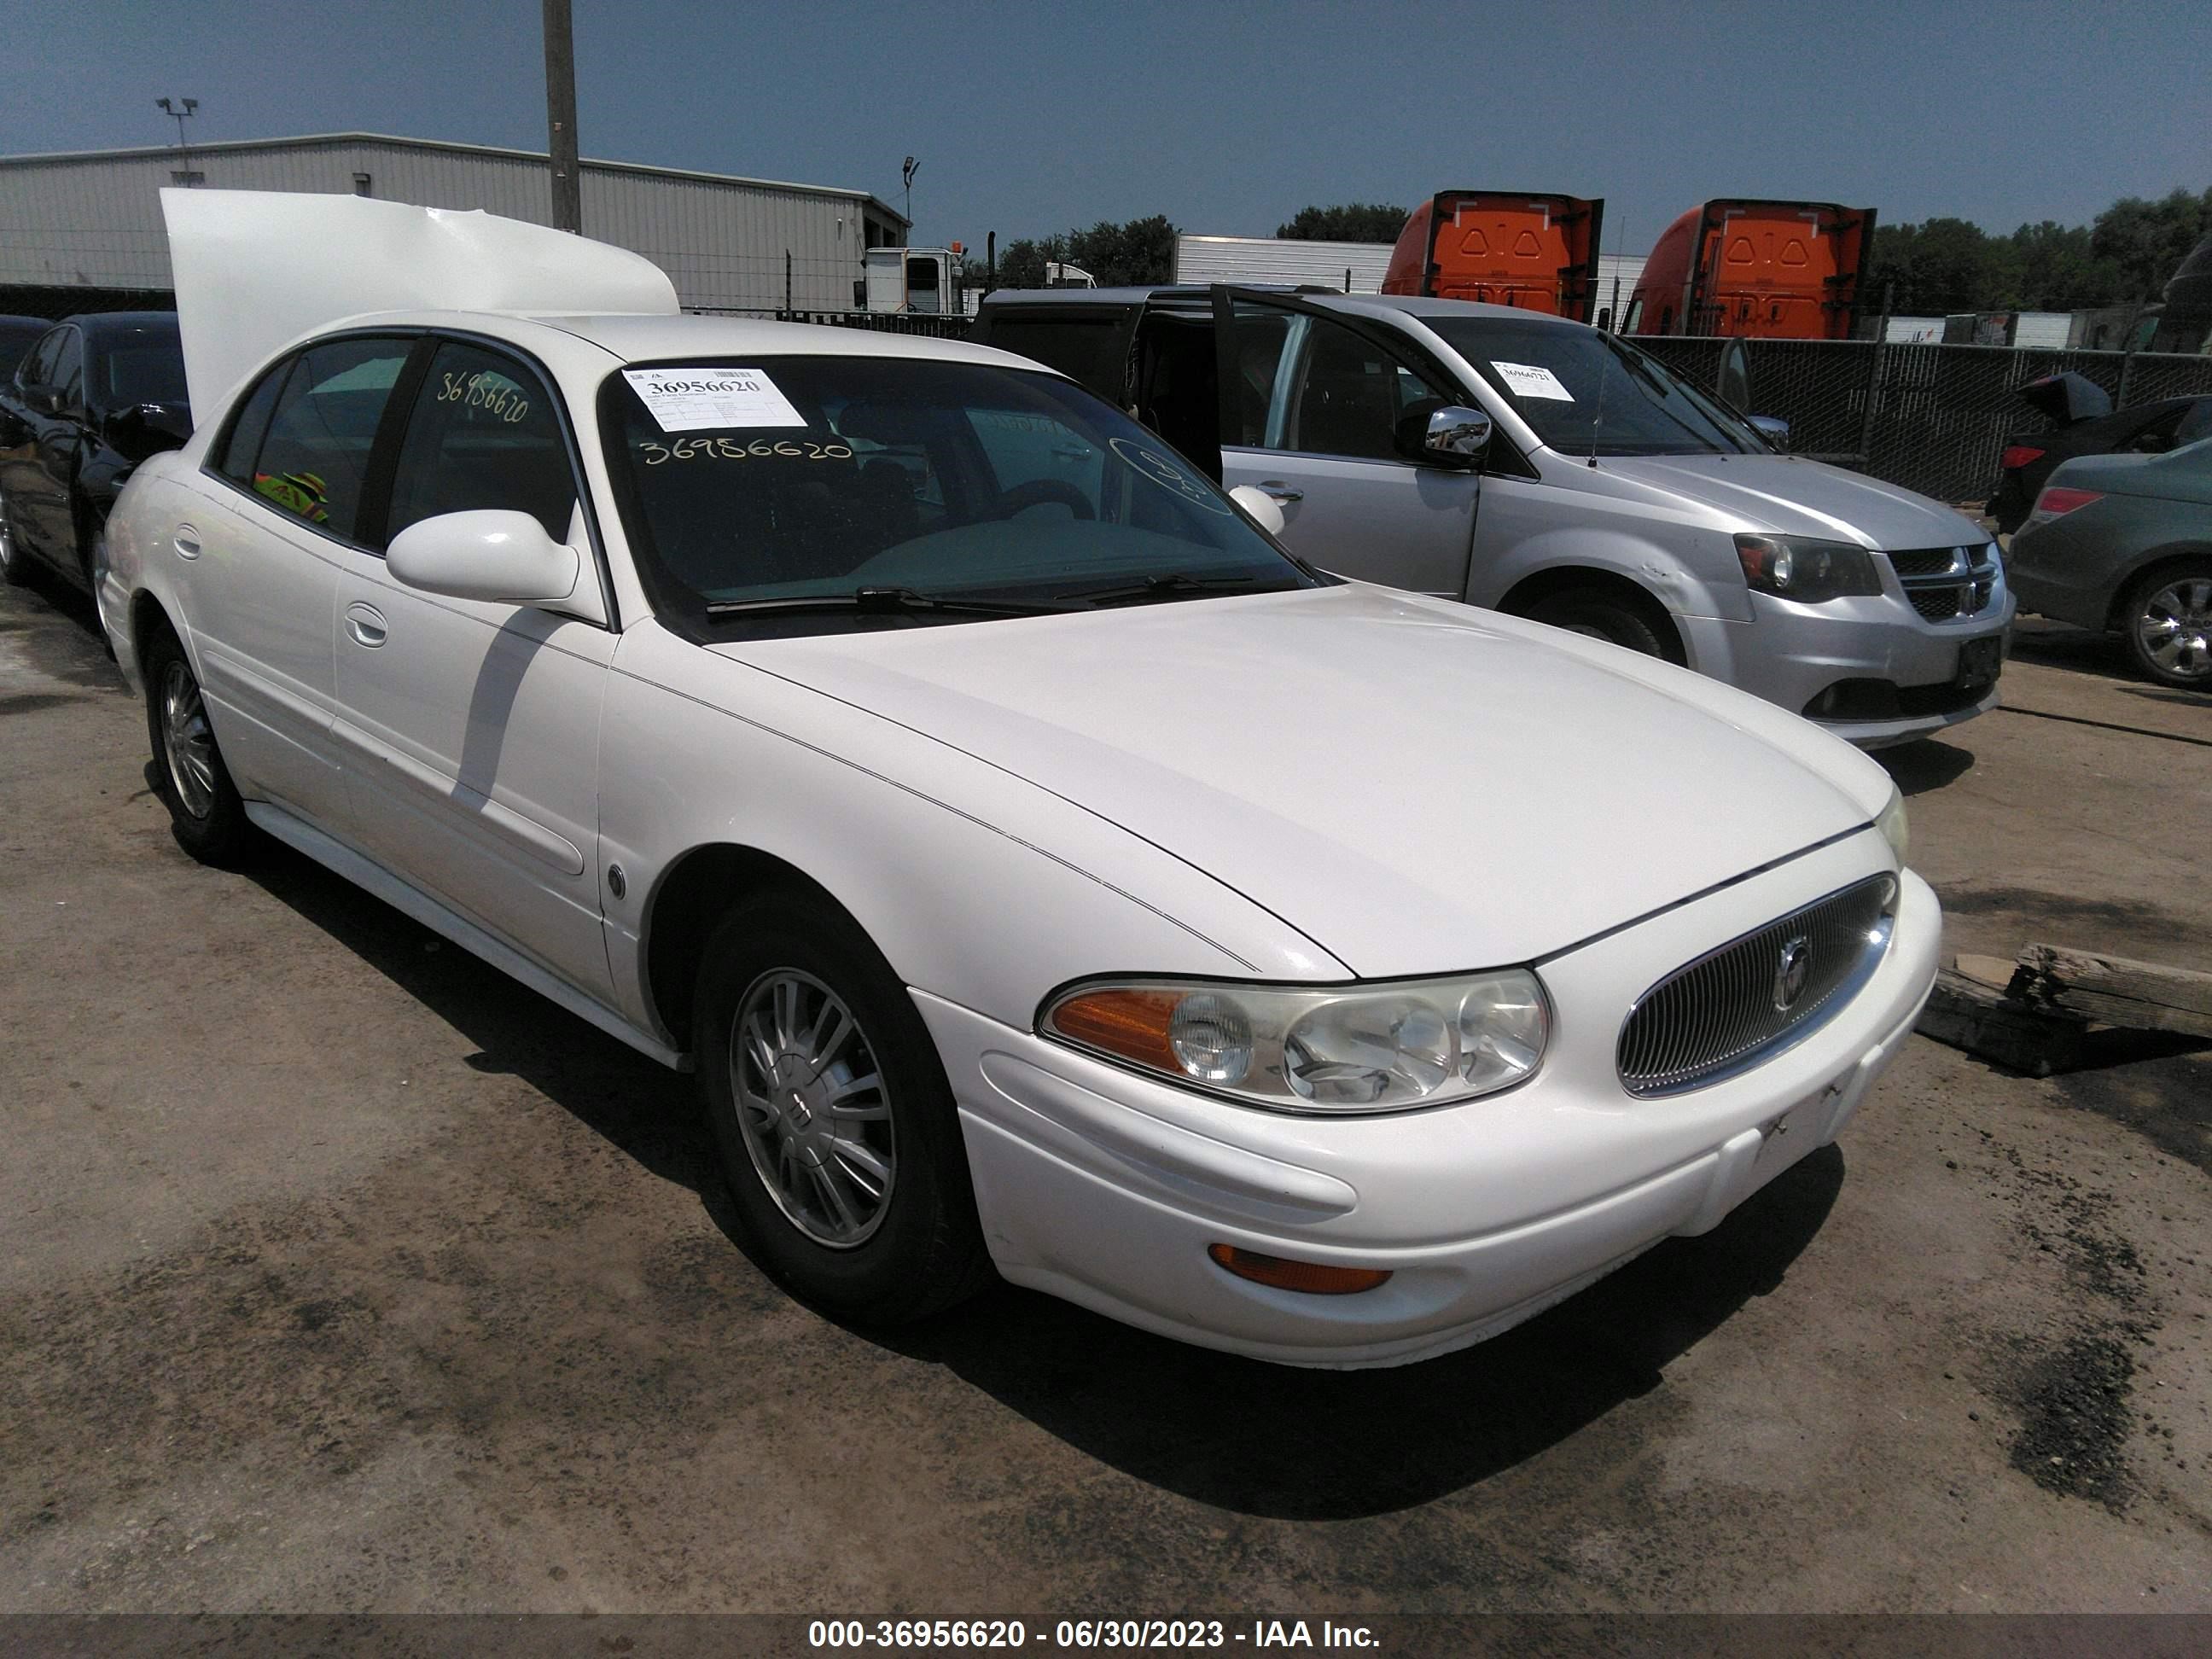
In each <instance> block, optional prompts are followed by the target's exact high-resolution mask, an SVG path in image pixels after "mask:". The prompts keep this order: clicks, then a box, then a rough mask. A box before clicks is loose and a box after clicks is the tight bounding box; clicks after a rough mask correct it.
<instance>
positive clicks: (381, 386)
mask: <svg viewBox="0 0 2212 1659" xmlns="http://www.w3.org/2000/svg"><path fill="white" fill-rule="evenodd" d="M413 346H414V342H413V341H412V340H405V339H376V338H370V339H356V340H332V341H331V342H329V343H326V344H324V345H319V346H311V347H309V348H308V349H307V350H306V351H303V352H301V354H300V356H299V357H298V358H297V359H296V360H295V364H294V367H293V369H292V372H291V374H289V376H288V377H287V378H286V380H285V382H284V386H283V391H282V392H280V393H279V394H278V395H277V398H276V405H275V408H274V410H272V411H271V413H270V419H269V430H268V434H267V435H266V436H265V437H264V438H263V440H262V441H261V445H260V453H259V454H258V456H257V457H256V459H255V460H254V463H253V468H252V474H251V475H250V477H249V479H248V481H247V483H246V488H247V489H251V490H252V491H253V492H254V493H255V494H256V495H259V496H260V497H261V498H262V499H263V500H264V501H267V502H268V503H269V505H270V506H271V507H276V509H277V510H278V511H280V512H283V513H289V514H290V515H291V516H293V517H294V518H296V519H299V520H302V521H303V522H305V523H307V524H311V525H313V526H315V527H316V528H317V529H319V530H322V531H326V532H329V533H330V534H331V535H333V536H336V537H337V538H339V539H340V540H342V541H348V542H350V541H352V540H354V539H355V532H356V530H357V529H358V528H359V526H360V522H361V511H362V489H363V486H364V484H365V483H366V481H367V478H368V454H369V451H370V449H371V448H372V447H374V444H375V442H376V428H377V425H378V423H379V422H380V421H382V419H383V418H384V406H385V404H386V401H387V400H388V399H389V398H390V397H391V395H392V383H393V382H394V381H396V380H398V378H399V371H400V369H401V368H404V366H405V364H406V362H407V354H408V353H409V351H410V349H413Z"/></svg>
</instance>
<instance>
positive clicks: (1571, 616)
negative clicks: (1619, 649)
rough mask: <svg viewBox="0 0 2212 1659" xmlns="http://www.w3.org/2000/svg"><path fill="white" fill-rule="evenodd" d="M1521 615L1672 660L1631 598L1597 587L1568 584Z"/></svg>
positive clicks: (1665, 659) (1648, 619)
mask: <svg viewBox="0 0 2212 1659" xmlns="http://www.w3.org/2000/svg"><path fill="white" fill-rule="evenodd" d="M1522 614H1523V615H1525V616H1526V617H1528V619H1529V621H1531V622H1540V623H1549V624H1550V625H1551V626H1552V627H1553V628H1564V629H1566V630H1567V631H1568V632H1569V633H1571V634H1583V635H1588V636H1589V637H1590V638H1592V639H1598V640H1604V641H1607V642H1608V643H1609V644H1613V645H1620V646H1626V647H1627V648H1628V649H1629V650H1631V651H1640V652H1642V653H1644V655H1645V656H1647V657H1657V658H1659V659H1662V661H1667V662H1672V661H1674V659H1675V658H1674V653H1673V652H1671V651H1669V650H1668V648H1667V642H1666V641H1665V640H1664V639H1662V637H1661V636H1660V633H1659V630H1658V629H1656V627H1654V626H1653V625H1652V623H1651V619H1650V617H1646V616H1645V615H1644V613H1643V611H1640V610H1638V608H1637V606H1636V605H1634V604H1633V603H1632V601H1630V600H1626V599H1620V598H1617V597H1616V596H1615V595H1613V594H1612V593H1609V592H1606V590H1605V589H1603V588H1601V587H1570V588H1568V589H1566V590H1565V591H1564V592H1558V593H1553V594H1548V595H1547V596H1546V597H1545V598H1543V599H1539V600H1537V601H1536V603H1535V604H1534V605H1531V606H1529V607H1528V610H1527V611H1525V612H1523V613H1522Z"/></svg>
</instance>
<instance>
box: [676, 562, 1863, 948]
mask: <svg viewBox="0 0 2212 1659" xmlns="http://www.w3.org/2000/svg"><path fill="white" fill-rule="evenodd" d="M1554 641H1561V642H1562V643H1554ZM714 649H716V650H717V651H719V652H720V653H723V654H725V655H727V656H731V657H734V658H737V659H739V660H742V661H744V662H747V663H750V664H752V665H755V666H757V667H759V668H762V669H765V670H767V671H770V672H773V673H775V674H777V675H779V676H781V677H782V678H786V679H788V680H791V681H793V682H795V683H797V684H802V685H805V686H809V687H811V688H813V689H815V690H819V691H822V692H823V693H825V694H827V695H829V696H834V697H836V698H838V699H840V700H841V701H842V702H848V703H851V704H854V705H855V706H858V707H860V708H866V709H868V710H871V711H872V712H874V713H877V714H881V715H882V716H883V717H884V718H885V719H887V720H895V721H896V722H898V723H899V724H901V725H902V726H908V727H910V728H912V729H913V730H915V731H916V732H921V733H922V734H925V735H927V736H928V737H931V738H936V739H938V740H939V741H942V742H944V743H947V744H951V745H952V746H953V747H955V748H957V749H960V750H964V751H966V752H967V753H969V754H971V755H974V756H976V757H979V758H981V759H983V760H986V761H988V762H990V763H993V764H994V765H997V766H999V767H1001V768H1003V769H1005V770H1006V771H1007V772H1009V773H1012V774H1013V775H1016V776H1018V777H1020V778H1023V779H1025V780H1028V781H1030V782H1033V783H1035V784H1037V785H1039V786H1040V787H1043V788H1046V789H1048V790H1050V791H1052V792H1053V793H1054V794H1057V795H1060V796H1062V797H1064V798H1065V799H1068V800H1071V801H1073V802H1074V803H1076V804H1077V805H1080V806H1083V807H1085V808H1087V809H1088V810H1090V811H1093V812H1095V813H1097V814H1098V815H1099V816H1101V817H1104V818H1107V819H1109V820H1110V821H1112V822H1113V823H1117V824H1120V825H1121V826H1123V827H1124V828H1126V829H1128V830H1130V831H1131V832H1132V833H1133V834H1135V835H1138V836H1142V837H1143V838H1144V839H1146V841H1149V842H1153V843H1155V844H1156V845H1158V846H1159V847H1162V848H1165V849H1167V850H1168V851H1169V852H1170V853H1173V854H1176V856H1178V857H1180V858H1182V859H1184V860H1187V861H1188V862H1189V863H1191V864H1192V865H1194V866H1197V867H1198V868H1200V869H1201V870H1204V871H1206V872H1208V873H1209V874H1211V875H1212V876H1213V877H1214V878H1217V879H1218V880H1219V881H1221V882H1223V883H1224V884H1226V885H1228V886H1229V887H1231V888H1234V889H1236V890H1237V891H1239V892H1241V893H1243V894H1244V895H1246V896H1248V897H1249V898H1251V899H1252V900H1254V901H1255V902H1257V903H1259V904H1261V905H1263V906H1265V907H1266V908H1267V909H1269V910H1271V911H1273V912H1274V913H1275V914H1276V915H1279V916H1280V917H1282V918H1283V919H1284V920H1285V921H1288V922H1289V923H1290V924H1291V926H1293V927H1297V928H1298V929H1299V930H1300V931H1301V932H1303V933H1305V934H1306V935H1307V936H1308V937H1309V938H1310V939H1313V940H1314V941H1315V942H1316V944H1318V945H1321V946H1322V948H1323V949H1324V950H1327V951H1329V952H1330V953H1331V954H1332V955H1334V956H1335V957H1337V959H1338V960H1339V961H1340V962H1342V963H1345V964H1346V966H1347V967H1348V968H1350V969H1352V971H1353V972H1354V973H1356V974H1358V975H1363V976H1385V975H1410V974H1425V973H1437V972H1444V971H1448V970H1451V969H1468V968H1480V967H1491V966H1498V965H1502V964H1505V963H1518V962H1526V961H1529V960H1531V959H1533V958H1535V957H1541V956H1544V955H1547V954H1548V953H1551V952H1553V951H1559V950H1560V949H1562V948H1564V947H1565V946H1568V945H1573V944H1576V943H1577V942H1579V941H1581V940H1583V939H1587V938H1589V936H1590V935H1592V934H1594V933H1599V932H1601V931H1602V930H1604V929H1607V928H1609V927H1615V926H1617V925H1619V924H1620V923H1622V922H1625V921H1630V920H1631V919H1632V918H1635V917H1638V916H1640V915H1645V914H1646V913H1648V912H1650V911H1652V910H1656V909H1659V908H1663V907H1664V906H1666V905H1668V904H1671V903H1673V902H1676V901H1678V900H1680V899H1683V898H1686V897H1687V896H1690V895H1692V894H1693V893H1697V892H1699V891H1702V890H1705V889H1706V888H1709V887H1711V886H1713V885H1715V884H1718V883H1722V882H1725V881H1728V880H1729V879H1731V878H1734V877H1736V876H1739V875H1741V874H1743V873H1744V872H1747V871H1750V870H1753V869H1755V868H1757V867H1758V866H1761V865H1764V864H1766V863H1768V862H1770V861H1771V860H1776V859H1779V858H1783V857H1786V856H1788V855H1789V854H1793V853H1796V852H1798V851H1800V850H1802V849H1803V848H1807V847H1809V846H1811V845H1813V844H1814V843H1815V842H1820V841H1824V840H1826V839H1827V838H1829V837H1832V836H1836V835H1838V834H1841V833H1844V832H1846V831H1849V830H1850V829H1854V828H1857V827H1858V826H1860V825H1863V824H1865V823H1868V822H1869V820H1870V819H1872V818H1873V817H1874V816H1875V812H1876V811H1879V810H1880V798H1879V797H1878V796H1875V797H1874V798H1873V799H1872V804H1871V805H1869V801H1868V800H1867V799H1853V796H1854V794H1855V793H1856V794H1859V795H1866V794H1868V793H1869V791H1868V790H1867V789H1866V788H1857V789H1854V788H1847V787H1845V784H1844V782H1841V781H1838V780H1839V779H1845V778H1850V777H1852V772H1853V769H1861V770H1865V771H1867V772H1869V773H1871V771H1872V769H1871V768H1870V767H1869V765H1868V763H1864V762H1863V760H1861V759H1860V758H1859V757H1857V756H1855V755H1853V754H1851V753H1850V751H1849V750H1846V749H1844V747H1843V746H1842V745H1841V744H1838V743H1837V742H1836V740H1835V739H1833V738H1830V737H1828V736H1827V735H1826V733H1823V732H1820V731H1818V730H1817V729H1815V728H1814V727H1812V726H1806V725H1803V724H1802V723H1801V722H1798V721H1795V720H1789V719H1788V717H1787V716H1784V715H1781V714H1779V713H1778V711H1776V710H1773V709H1771V708H1766V706H1765V705H1764V704H1757V703H1754V702H1752V700H1751V699H1749V698H1747V697H1746V696H1743V694H1741V693H1740V692H1735V691H1732V690H1729V689H1728V688H1726V687H1724V686H1720V685H1717V684H1713V683H1712V682H1711V681H1707V680H1701V679H1699V678H1697V677H1695V676H1693V675H1691V674H1688V673H1686V672H1684V671H1678V670H1673V669H1668V668H1667V667H1666V666H1665V665H1653V664H1650V663H1649V662H1648V661H1647V660H1646V659H1642V658H1638V657H1633V656H1631V655H1630V654H1629V653H1626V652H1620V651H1617V650H1615V649H1614V648H1613V647H1606V646H1601V645H1598V644H1595V642H1592V641H1581V640H1574V639H1572V638H1571V636H1569V635H1559V634H1556V633H1554V632H1553V630H1552V629H1546V628H1541V627H1539V626H1538V625H1536V624H1534V623H1522V622H1518V621H1514V620H1511V619H1509V618H1504V617H1496V616H1494V615H1492V613H1489V612H1486V611H1474V610H1471V609H1468V608H1467V607H1463V606H1459V605H1445V604H1443V603H1439V602H1436V601H1431V600H1425V599H1419V598H1416V597H1413V596H1411V595H1407V594H1401V593H1395V592H1389V590H1385V589H1381V588H1372V587H1367V586H1360V585H1357V584H1352V585H1346V586H1340V587H1333V588H1327V589H1322V590H1320V591H1304V592H1291V593H1283V594H1272V595H1252V596H1249V597H1246V598H1237V599H1204V600H1195V601H1191V602H1188V603H1182V604H1169V605H1149V606H1144V607H1140V608H1134V609H1125V610H1115V611H1109V612H1099V613H1087V614H1084V615H1079V616H1073V617H1039V618H1034V619H1028V618H1024V619H1020V620H1015V621H1008V622H989V623H970V624H965V625H958V626H945V625H925V626H918V627H915V628H911V629H886V630H883V631H871V632H867V633H862V634H837V635H814V636H811V637H807V638H804V639H795V640H793V639H786V640H778V641H745V642H732V643H729V644H725V645H720V646H717V647H714ZM1653 678H1657V679H1658V681H1659V684H1660V685H1661V687H1662V689H1657V690H1655V689H1653V686H1652V684H1650V681H1651V680H1652V679H1653ZM1800 733H1802V737H1800V736H1799V734H1800ZM1855 781H1857V782H1858V783H1861V784H1863V783H1864V782H1865V780H1863V779H1859V780H1855ZM917 782H926V780H920V779H918V780H917ZM1880 782H1881V787H1883V788H1886V787H1887V780H1881V781H1880ZM976 899H977V901H978V902H987V899H988V896H987V895H986V894H981V893H979V894H977V895H976ZM1146 965H1147V964H1146V963H1113V964H1102V967H1104V966H1111V967H1116V968H1125V969H1129V970H1131V971H1138V970H1141V969H1144V968H1145V967H1146Z"/></svg>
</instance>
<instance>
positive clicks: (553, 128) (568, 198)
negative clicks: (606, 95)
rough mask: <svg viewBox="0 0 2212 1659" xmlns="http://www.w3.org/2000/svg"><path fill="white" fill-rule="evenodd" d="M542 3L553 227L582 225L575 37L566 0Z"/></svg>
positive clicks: (561, 227)
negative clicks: (577, 150)
mask: <svg viewBox="0 0 2212 1659" xmlns="http://www.w3.org/2000/svg"><path fill="white" fill-rule="evenodd" d="M544 4H545V129H546V135H545V136H546V143H545V152H546V159H547V160H548V161H550V162H551V163H552V167H553V228H554V229H556V230H573V231H576V232H579V233H580V232H581V231H582V230H583V228H584V195H583V186H582V181H581V180H580V179H578V177H577V175H576V40H575V35H574V33H573V32H572V31H571V29H570V28H569V26H568V0H544Z"/></svg>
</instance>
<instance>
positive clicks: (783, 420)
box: [623, 368, 806, 432]
mask: <svg viewBox="0 0 2212 1659" xmlns="http://www.w3.org/2000/svg"><path fill="white" fill-rule="evenodd" d="M623 379H624V380H628V381H629V383H630V385H631V386H632V387H634V388H635V390H636V392H637V395H638V396H639V398H641V399H643V400H644V403H645V407H646V410H647V413H648V414H650V415H651V416H653V419H654V420H655V421H657V422H659V424H660V429H661V430H662V431H663V432H698V431H702V430H704V429H706V428H709V427H744V426H805V424H806V417H805V416H804V415H801V414H800V413H799V411H798V410H795V409H793V407H792V406H791V399H789V398H787V397H785V396H784V395H783V393H782V392H780V391H779V390H777V388H776V384H775V381H774V380H770V379H769V377H768V374H767V373H766V371H764V370H762V369H757V368H626V369H624V370H623Z"/></svg>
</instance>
